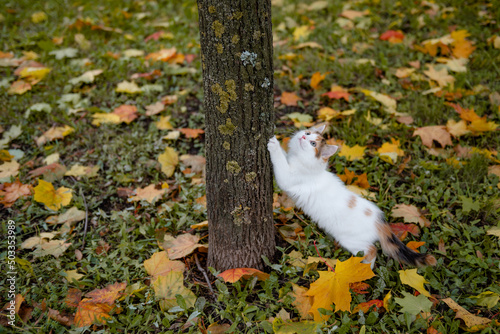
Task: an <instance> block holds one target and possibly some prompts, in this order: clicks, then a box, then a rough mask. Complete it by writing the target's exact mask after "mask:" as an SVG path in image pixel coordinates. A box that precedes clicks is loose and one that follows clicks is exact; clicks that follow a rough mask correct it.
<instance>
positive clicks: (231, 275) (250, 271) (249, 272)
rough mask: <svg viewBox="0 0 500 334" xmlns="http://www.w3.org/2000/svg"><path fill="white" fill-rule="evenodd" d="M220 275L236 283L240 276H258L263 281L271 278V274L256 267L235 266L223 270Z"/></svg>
mask: <svg viewBox="0 0 500 334" xmlns="http://www.w3.org/2000/svg"><path fill="white" fill-rule="evenodd" d="M217 276H218V277H221V278H222V279H223V280H224V282H229V283H234V282H236V281H238V280H239V279H240V278H249V277H257V278H258V279H259V280H261V281H265V280H266V279H268V278H269V274H266V273H264V272H262V271H260V270H257V269H254V268H234V269H228V270H226V271H223V272H221V273H220V274H219V275H217Z"/></svg>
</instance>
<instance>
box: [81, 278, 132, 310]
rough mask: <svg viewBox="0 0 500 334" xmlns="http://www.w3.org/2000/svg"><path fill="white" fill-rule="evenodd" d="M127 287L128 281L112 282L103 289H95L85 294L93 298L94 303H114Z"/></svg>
mask: <svg viewBox="0 0 500 334" xmlns="http://www.w3.org/2000/svg"><path fill="white" fill-rule="evenodd" d="M126 287H127V282H122V283H114V284H110V285H108V286H106V287H104V288H103V289H94V290H92V291H90V292H89V293H87V294H86V295H85V296H86V297H89V298H91V299H92V302H93V303H103V304H108V305H113V304H114V303H115V300H117V299H118V298H120V296H121V295H122V293H123V292H122V291H123V290H125V288H126Z"/></svg>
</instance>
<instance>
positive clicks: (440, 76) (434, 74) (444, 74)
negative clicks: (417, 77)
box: [424, 65, 455, 87]
mask: <svg viewBox="0 0 500 334" xmlns="http://www.w3.org/2000/svg"><path fill="white" fill-rule="evenodd" d="M427 67H428V68H429V69H428V70H427V71H424V74H425V75H426V76H427V77H429V79H431V80H434V81H436V82H437V84H438V85H439V87H446V86H448V85H450V84H453V83H454V82H455V78H454V77H453V76H451V75H449V74H448V70H447V69H446V67H443V68H442V69H440V70H439V71H436V69H435V67H434V66H432V65H427Z"/></svg>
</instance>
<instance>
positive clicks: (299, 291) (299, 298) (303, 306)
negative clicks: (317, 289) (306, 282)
mask: <svg viewBox="0 0 500 334" xmlns="http://www.w3.org/2000/svg"><path fill="white" fill-rule="evenodd" d="M292 287H293V292H289V294H290V295H291V296H293V297H295V300H294V301H293V302H292V304H293V306H295V308H296V309H297V311H299V313H300V318H301V319H311V318H312V317H311V314H310V313H309V310H310V309H311V306H312V302H313V297H310V296H307V295H306V293H307V289H306V288H304V287H301V286H299V285H297V284H294V283H292Z"/></svg>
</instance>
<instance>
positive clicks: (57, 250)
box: [33, 240, 71, 258]
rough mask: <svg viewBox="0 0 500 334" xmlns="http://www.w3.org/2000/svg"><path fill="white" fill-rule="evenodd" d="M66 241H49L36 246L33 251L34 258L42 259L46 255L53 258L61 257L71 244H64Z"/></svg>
mask: <svg viewBox="0 0 500 334" xmlns="http://www.w3.org/2000/svg"><path fill="white" fill-rule="evenodd" d="M65 241H66V240H50V241H49V242H46V243H43V244H41V245H38V246H37V248H36V249H35V250H34V251H33V256H34V257H43V256H46V255H52V256H54V257H55V258H58V257H59V256H61V255H62V254H63V253H64V252H65V251H66V249H68V247H69V246H71V243H66V242H65Z"/></svg>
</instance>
